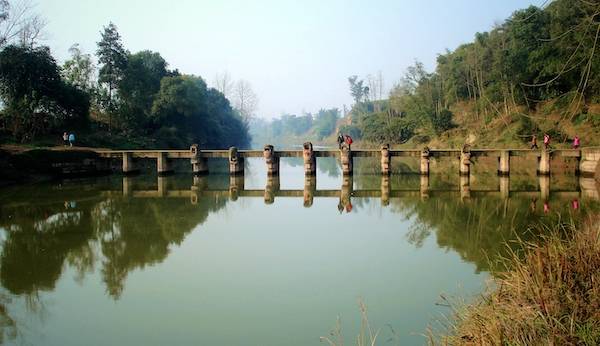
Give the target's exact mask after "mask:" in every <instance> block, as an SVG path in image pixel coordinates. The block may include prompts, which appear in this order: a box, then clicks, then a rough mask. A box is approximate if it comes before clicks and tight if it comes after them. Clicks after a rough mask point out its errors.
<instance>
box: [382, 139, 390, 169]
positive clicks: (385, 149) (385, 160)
mask: <svg viewBox="0 0 600 346" xmlns="http://www.w3.org/2000/svg"><path fill="white" fill-rule="evenodd" d="M391 162H392V157H391V156H390V145H389V144H385V145H383V146H382V147H381V174H383V175H390V172H391Z"/></svg>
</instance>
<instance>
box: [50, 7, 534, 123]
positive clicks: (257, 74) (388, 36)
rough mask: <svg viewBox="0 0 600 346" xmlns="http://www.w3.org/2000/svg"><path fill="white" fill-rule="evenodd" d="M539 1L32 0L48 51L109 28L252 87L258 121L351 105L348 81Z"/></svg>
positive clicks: (134, 45)
mask: <svg viewBox="0 0 600 346" xmlns="http://www.w3.org/2000/svg"><path fill="white" fill-rule="evenodd" d="M542 2H543V1H541V0H537V1H535V0H395V1H394V0H377V1H376V0H372V1H341V0H330V1H329V0H320V1H319V0H303V1H285V0H280V1H275V0H268V1H267V0H265V1H235V0H223V1H202V0H197V1H193V0H179V1H164V0H163V1H157V0H103V1H94V0H39V5H38V10H39V12H41V13H42V14H43V15H44V16H45V17H46V18H47V20H48V22H49V24H48V27H47V32H48V35H47V36H48V39H47V41H46V44H48V45H50V47H51V48H52V50H53V53H54V55H55V56H56V57H57V58H58V59H59V60H61V61H62V60H63V59H64V58H65V57H67V56H68V53H67V50H68V48H69V47H70V46H71V45H72V44H73V43H75V42H77V43H79V44H80V46H81V48H82V50H83V51H84V52H87V53H94V52H95V50H96V42H97V41H98V40H99V37H100V31H101V30H102V26H103V25H106V24H108V22H109V21H112V22H114V23H115V24H116V25H117V27H118V28H119V32H120V33H121V35H122V37H123V42H124V44H125V47H126V48H127V49H128V50H130V51H131V52H136V51H139V50H143V49H149V50H153V51H157V52H159V53H160V54H161V55H162V56H163V57H164V58H165V59H166V60H167V61H168V62H169V64H170V67H171V68H178V69H179V70H180V71H181V72H182V73H190V74H196V75H200V76H202V77H203V78H204V79H206V80H207V82H208V83H209V84H211V83H212V80H213V78H214V75H215V74H216V73H217V72H222V71H228V72H229V73H230V74H231V75H232V77H233V78H234V79H240V78H242V79H246V80H248V81H250V82H251V84H252V86H253V88H254V90H255V91H256V93H257V94H258V96H259V98H260V102H259V110H258V115H259V116H263V117H267V118H271V117H273V116H276V115H279V114H280V113H281V112H289V113H300V112H302V111H308V112H314V111H317V110H318V109H319V108H328V107H339V108H342V105H343V104H346V105H348V106H349V105H350V104H351V102H352V100H351V98H350V96H349V95H348V81H347V77H348V76H350V75H353V74H356V75H359V76H361V77H364V76H366V75H367V74H375V73H377V71H379V70H381V71H382V72H383V75H384V78H385V82H386V86H387V87H388V88H389V87H390V86H392V85H393V83H394V82H395V81H397V80H398V79H399V78H400V77H401V76H402V74H403V72H404V70H405V69H406V67H407V66H409V65H410V64H412V63H413V62H414V60H415V59H418V60H420V61H422V62H424V63H425V65H426V66H427V67H428V68H429V69H432V68H433V67H434V64H435V58H436V55H437V54H438V53H441V52H443V51H444V50H445V49H446V48H449V49H454V48H456V47H457V46H458V45H460V44H462V43H465V42H469V41H471V40H472V39H473V37H474V34H475V33H476V32H477V31H486V30H489V29H490V28H491V27H492V26H493V25H494V24H495V23H499V22H501V21H502V20H504V19H505V18H507V17H508V16H509V15H510V14H511V13H512V12H513V11H515V10H517V9H520V8H524V7H527V6H529V5H531V4H533V5H540V4H541V3H542Z"/></svg>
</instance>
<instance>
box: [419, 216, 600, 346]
mask: <svg viewBox="0 0 600 346" xmlns="http://www.w3.org/2000/svg"><path fill="white" fill-rule="evenodd" d="M523 248H524V251H525V252H524V256H519V255H518V254H517V253H513V254H512V255H511V258H509V259H508V260H509V262H510V264H509V265H510V268H511V270H510V271H508V272H506V273H505V274H504V275H502V276H501V277H500V278H499V279H496V280H495V282H494V286H495V288H493V289H491V290H490V292H489V293H487V294H485V295H484V296H483V298H482V299H480V301H478V302H476V303H473V304H470V305H466V306H464V307H463V308H459V309H457V310H456V311H455V318H454V319H453V322H451V323H450V327H449V330H448V331H446V333H448V334H447V335H445V336H440V337H435V338H434V337H432V338H430V340H429V341H430V343H432V344H443V345H600V217H595V218H591V219H590V220H588V222H587V223H586V224H585V225H583V226H582V227H581V228H580V229H575V227H574V226H573V225H567V226H561V227H559V228H558V229H556V230H553V231H552V232H551V233H550V235H549V236H548V237H547V239H545V241H543V242H541V243H539V244H524V245H523Z"/></svg>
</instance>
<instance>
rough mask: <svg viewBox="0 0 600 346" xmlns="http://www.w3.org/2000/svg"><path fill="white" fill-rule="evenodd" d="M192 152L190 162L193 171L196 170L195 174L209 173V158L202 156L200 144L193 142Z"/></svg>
mask: <svg viewBox="0 0 600 346" xmlns="http://www.w3.org/2000/svg"><path fill="white" fill-rule="evenodd" d="M190 154H191V158H190V163H191V164H192V172H194V175H203V174H208V160H207V159H206V158H205V157H202V153H201V151H200V149H199V148H198V144H193V145H192V146H191V147H190Z"/></svg>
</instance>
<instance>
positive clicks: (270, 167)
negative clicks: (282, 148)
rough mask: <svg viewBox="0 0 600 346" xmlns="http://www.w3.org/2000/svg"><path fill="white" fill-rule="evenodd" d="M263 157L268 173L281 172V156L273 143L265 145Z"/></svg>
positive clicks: (276, 173) (275, 173)
mask: <svg viewBox="0 0 600 346" xmlns="http://www.w3.org/2000/svg"><path fill="white" fill-rule="evenodd" d="M263 157H264V158H265V162H266V164H267V175H269V176H273V175H278V174H279V157H277V154H276V153H275V150H274V148H273V146H272V145H270V144H268V145H265V147H264V149H263Z"/></svg>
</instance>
